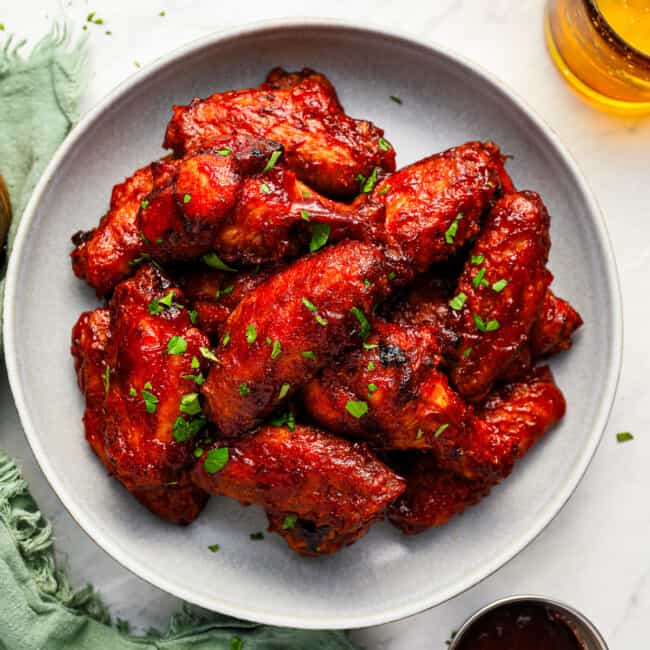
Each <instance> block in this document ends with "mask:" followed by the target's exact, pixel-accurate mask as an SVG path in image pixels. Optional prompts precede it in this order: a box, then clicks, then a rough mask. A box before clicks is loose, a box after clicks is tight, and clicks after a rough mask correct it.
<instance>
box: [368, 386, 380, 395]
mask: <svg viewBox="0 0 650 650" xmlns="http://www.w3.org/2000/svg"><path fill="white" fill-rule="evenodd" d="M377 390H379V389H378V387H377V384H368V393H369V394H370V395H372V394H373V393H376V392H377Z"/></svg>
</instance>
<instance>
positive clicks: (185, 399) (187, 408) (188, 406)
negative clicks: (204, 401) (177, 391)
mask: <svg viewBox="0 0 650 650" xmlns="http://www.w3.org/2000/svg"><path fill="white" fill-rule="evenodd" d="M178 410H179V411H180V412H181V413H187V415H198V414H199V413H200V412H201V402H199V394H198V393H187V394H185V395H183V396H182V397H181V402H180V404H179V406H178Z"/></svg>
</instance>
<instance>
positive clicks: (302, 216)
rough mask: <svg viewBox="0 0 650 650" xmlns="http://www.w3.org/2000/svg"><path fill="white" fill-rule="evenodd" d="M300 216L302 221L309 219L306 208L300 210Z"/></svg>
mask: <svg viewBox="0 0 650 650" xmlns="http://www.w3.org/2000/svg"><path fill="white" fill-rule="evenodd" d="M300 218H301V219H303V220H304V221H309V212H307V210H301V211H300Z"/></svg>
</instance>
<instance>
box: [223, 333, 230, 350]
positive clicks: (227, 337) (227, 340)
mask: <svg viewBox="0 0 650 650" xmlns="http://www.w3.org/2000/svg"><path fill="white" fill-rule="evenodd" d="M228 343H230V332H226V333H225V334H224V335H223V339H222V341H221V345H222V346H223V347H224V348H225V347H226V346H227V345H228Z"/></svg>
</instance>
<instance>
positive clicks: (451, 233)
mask: <svg viewBox="0 0 650 650" xmlns="http://www.w3.org/2000/svg"><path fill="white" fill-rule="evenodd" d="M462 218H463V215H462V213H460V212H459V213H458V214H457V215H456V218H455V219H454V220H453V222H452V224H451V226H449V228H447V230H446V231H445V241H446V242H447V243H448V244H453V243H454V239H455V238H456V233H457V232H458V222H459V221H460V220H461V219H462Z"/></svg>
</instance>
